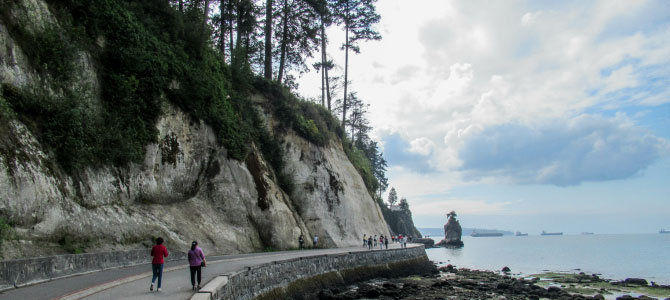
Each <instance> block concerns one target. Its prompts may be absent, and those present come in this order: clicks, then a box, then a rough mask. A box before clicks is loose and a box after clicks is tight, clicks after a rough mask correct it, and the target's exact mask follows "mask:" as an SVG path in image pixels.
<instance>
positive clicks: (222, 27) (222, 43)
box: [219, 0, 227, 62]
mask: <svg viewBox="0 0 670 300" xmlns="http://www.w3.org/2000/svg"><path fill="white" fill-rule="evenodd" d="M219 13H220V14H221V24H219V50H220V51H221V55H222V56H223V61H224V62H225V61H226V34H227V33H226V1H225V0H221V2H219Z"/></svg>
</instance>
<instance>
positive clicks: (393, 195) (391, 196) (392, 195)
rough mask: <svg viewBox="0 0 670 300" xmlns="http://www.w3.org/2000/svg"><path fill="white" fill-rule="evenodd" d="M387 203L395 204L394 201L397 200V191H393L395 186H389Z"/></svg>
mask: <svg viewBox="0 0 670 300" xmlns="http://www.w3.org/2000/svg"><path fill="white" fill-rule="evenodd" d="M388 201H389V204H390V205H391V206H393V205H395V203H396V202H398V193H397V192H396V191H395V188H393V187H392V188H391V191H390V192H389V198H388Z"/></svg>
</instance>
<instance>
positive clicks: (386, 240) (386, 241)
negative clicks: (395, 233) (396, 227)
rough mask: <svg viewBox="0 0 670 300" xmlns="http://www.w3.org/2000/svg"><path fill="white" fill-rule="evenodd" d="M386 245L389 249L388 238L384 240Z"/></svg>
mask: <svg viewBox="0 0 670 300" xmlns="http://www.w3.org/2000/svg"><path fill="white" fill-rule="evenodd" d="M384 245H385V246H386V249H388V248H389V239H388V238H385V239H384Z"/></svg>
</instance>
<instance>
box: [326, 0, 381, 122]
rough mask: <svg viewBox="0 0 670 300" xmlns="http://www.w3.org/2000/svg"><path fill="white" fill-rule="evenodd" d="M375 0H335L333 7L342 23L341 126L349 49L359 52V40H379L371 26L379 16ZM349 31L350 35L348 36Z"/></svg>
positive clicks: (347, 76)
mask: <svg viewBox="0 0 670 300" xmlns="http://www.w3.org/2000/svg"><path fill="white" fill-rule="evenodd" d="M375 2H376V0H335V1H334V2H333V9H334V12H335V16H336V17H337V21H338V23H339V24H344V33H345V39H344V44H343V45H342V48H344V98H343V101H342V127H344V126H345V124H346V116H347V108H348V103H347V96H348V95H347V89H348V85H349V49H351V50H352V51H354V52H355V53H360V47H359V46H358V42H359V41H365V40H379V39H381V35H380V34H379V32H377V31H375V30H374V29H373V28H372V26H373V25H374V24H376V23H379V20H380V19H381V17H380V16H379V14H377V11H376V9H375ZM350 33H351V36H350Z"/></svg>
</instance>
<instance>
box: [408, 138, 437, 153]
mask: <svg viewBox="0 0 670 300" xmlns="http://www.w3.org/2000/svg"><path fill="white" fill-rule="evenodd" d="M409 144H410V146H411V147H410V148H409V151H410V152H414V153H418V154H421V155H429V154H430V153H431V152H433V148H434V147H435V143H433V141H431V140H429V139H427V138H425V137H420V138H417V139H414V140H413V141H411V142H410V143H409Z"/></svg>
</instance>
